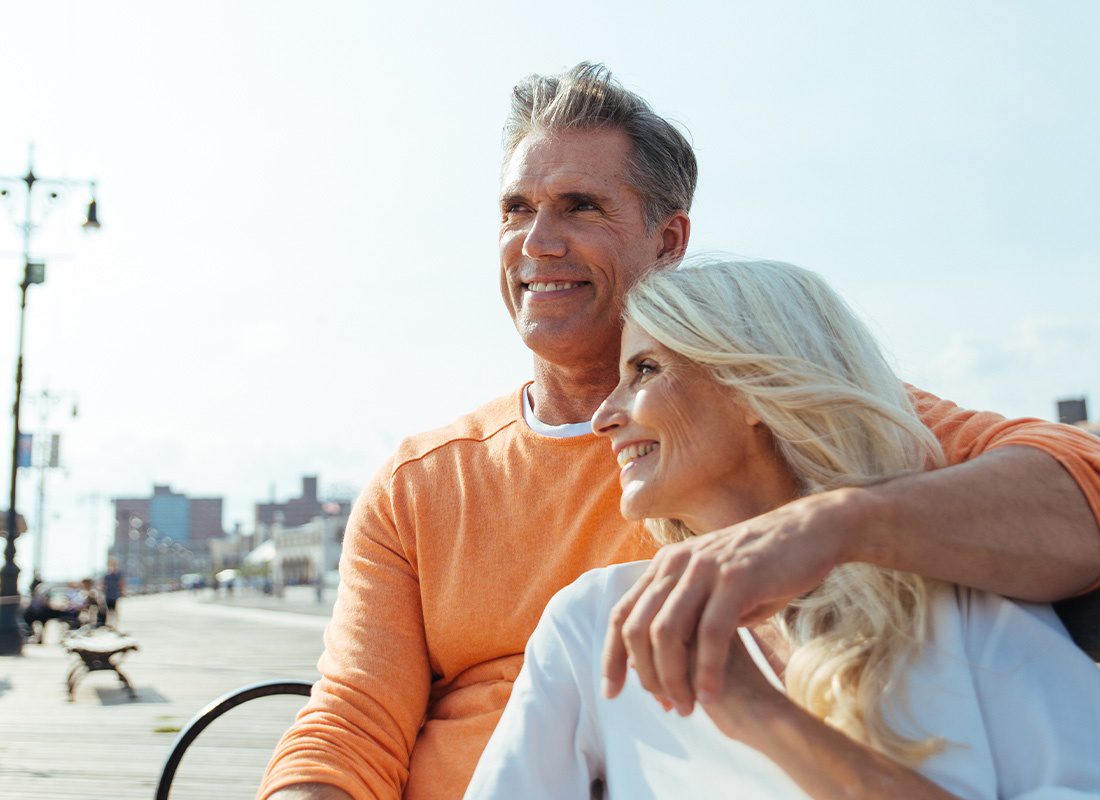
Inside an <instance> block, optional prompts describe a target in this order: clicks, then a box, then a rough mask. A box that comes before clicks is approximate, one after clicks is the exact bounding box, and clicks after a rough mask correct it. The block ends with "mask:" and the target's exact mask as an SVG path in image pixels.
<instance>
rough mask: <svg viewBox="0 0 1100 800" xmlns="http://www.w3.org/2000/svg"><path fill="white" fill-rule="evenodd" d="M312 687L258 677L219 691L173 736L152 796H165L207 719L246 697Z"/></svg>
mask: <svg viewBox="0 0 1100 800" xmlns="http://www.w3.org/2000/svg"><path fill="white" fill-rule="evenodd" d="M312 688H313V684H312V683H310V682H309V681H301V680H276V681H262V682H260V683H253V684H251V685H249V686H244V687H242V688H240V689H237V690H235V691H232V692H230V693H229V694H225V695H222V696H221V697H219V698H218V699H217V700H215V701H214V702H212V703H210V705H208V706H207V707H206V708H204V709H203V710H202V711H200V712H199V713H198V714H196V715H195V716H194V717H192V718H191V721H190V722H188V723H187V725H186V726H185V727H184V728H183V730H181V731H180V733H179V736H177V737H176V741H175V743H174V744H173V745H172V750H171V752H170V753H169V754H168V758H167V759H166V760H165V762H164V767H163V768H162V769H161V772H160V781H158V783H157V793H156V795H155V797H156V800H168V793H169V792H170V791H171V789H172V780H173V779H174V778H175V777H176V770H177V769H178V768H179V765H180V761H182V760H183V755H184V753H186V752H187V748H188V747H190V746H191V743H192V742H194V741H195V739H196V738H197V737H198V735H199V734H200V733H202V732H203V731H204V730H206V728H207V727H208V726H209V725H210V723H212V722H213V721H214V720H216V719H217V718H218V717H220V716H221V715H222V714H224V713H226V712H227V711H229V710H231V709H234V708H236V707H237V706H239V705H241V704H242V703H247V702H248V701H249V700H255V699H256V698H259V697H270V696H271V695H279V694H291V695H294V694H297V695H302V696H303V697H309V692H310V690H311V689H312Z"/></svg>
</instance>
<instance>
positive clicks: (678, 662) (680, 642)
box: [650, 563, 717, 716]
mask: <svg viewBox="0 0 1100 800" xmlns="http://www.w3.org/2000/svg"><path fill="white" fill-rule="evenodd" d="M716 572H717V569H715V568H713V564H710V563H702V564H697V563H692V565H691V566H690V567H689V568H688V570H687V571H686V572H685V573H684V574H683V577H682V578H681V579H680V580H679V582H678V583H677V584H676V585H675V587H674V588H673V589H672V591H671V592H670V593H669V595H668V597H667V599H666V600H665V603H664V605H663V607H662V608H661V610H660V611H659V612H658V613H657V615H656V616H655V617H654V619H653V622H652V624H651V626H650V641H651V643H652V647H653V668H654V670H655V672H656V684H657V686H658V687H659V691H661V692H663V693H664V695H665V697H667V698H668V699H669V700H671V701H672V704H673V706H674V707H675V708H676V710H677V711H678V712H679V713H680V714H681V715H683V716H687V715H688V714H690V713H691V711H692V708H693V707H694V704H695V691H694V689H693V688H692V664H691V659H692V652H691V651H692V643H693V641H694V639H695V628H696V624H697V621H698V620H699V615H700V614H701V613H702V610H703V607H704V605H705V604H706V602H707V597H708V595H709V593H710V585H711V581H712V575H713V574H714V573H716Z"/></svg>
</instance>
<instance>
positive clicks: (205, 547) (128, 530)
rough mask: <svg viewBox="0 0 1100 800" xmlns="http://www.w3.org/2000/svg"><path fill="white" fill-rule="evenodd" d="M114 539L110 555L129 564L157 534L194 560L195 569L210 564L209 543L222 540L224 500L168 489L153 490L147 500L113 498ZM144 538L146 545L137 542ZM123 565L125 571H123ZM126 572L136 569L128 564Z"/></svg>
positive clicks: (144, 498) (143, 542)
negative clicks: (153, 534)
mask: <svg viewBox="0 0 1100 800" xmlns="http://www.w3.org/2000/svg"><path fill="white" fill-rule="evenodd" d="M114 505H115V536H114V545H113V546H112V547H111V555H112V556H114V557H115V558H117V559H118V560H119V561H120V562H129V561H131V560H132V559H133V558H134V557H135V554H139V555H140V554H141V553H142V552H143V549H144V548H145V547H146V546H147V545H148V544H149V541H148V539H147V537H149V536H150V535H151V534H150V532H151V531H156V534H155V535H156V536H157V537H158V539H159V541H168V542H170V543H171V544H175V545H179V546H180V547H181V548H186V551H187V552H188V553H189V554H190V555H191V556H193V557H194V559H195V561H194V563H193V568H194V569H196V570H197V569H201V568H202V566H203V564H204V563H208V562H209V550H210V547H209V542H210V540H211V539H221V538H224V537H225V529H224V528H223V526H222V510H223V509H222V506H223V500H222V498H220V497H188V496H187V495H185V494H180V493H179V492H173V491H172V488H171V487H170V486H167V485H163V486H156V485H154V486H153V494H152V495H151V496H149V497H116V498H115V499H114ZM143 537H146V538H145V541H139V540H141V539H142V538H143ZM126 566H127V565H126V564H124V568H126ZM128 566H129V569H128V570H127V571H128V572H132V571H133V570H134V569H135V566H134V565H133V564H129V565H128Z"/></svg>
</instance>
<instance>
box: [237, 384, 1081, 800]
mask: <svg viewBox="0 0 1100 800" xmlns="http://www.w3.org/2000/svg"><path fill="white" fill-rule="evenodd" d="M911 391H912V394H913V397H914V402H915V403H916V405H917V409H918V411H919V412H920V414H921V416H922V418H923V419H924V421H925V422H926V424H928V425H929V426H930V427H931V428H932V429H933V430H935V431H936V433H937V435H938V436H939V438H940V440H941V442H942V443H943V445H944V448H945V450H946V451H947V454H948V459H949V460H950V461H951V462H952V463H955V462H958V461H963V460H966V459H968V458H971V457H973V456H975V455H978V454H979V453H982V452H984V451H986V450H989V449H990V448H992V447H997V446H1004V445H1009V444H1026V445H1031V446H1035V447H1039V448H1040V449H1042V450H1044V451H1046V452H1048V453H1050V454H1051V455H1053V456H1055V457H1056V458H1057V459H1058V460H1059V461H1060V462H1061V463H1062V464H1063V466H1065V468H1066V469H1067V470H1068V471H1069V472H1070V474H1071V475H1073V477H1074V478H1075V479H1076V480H1077V482H1078V484H1080V486H1081V488H1082V490H1083V491H1084V492H1085V495H1086V496H1087V498H1088V502H1089V504H1090V506H1091V508H1092V510H1093V513H1094V514H1096V516H1097V518H1098V519H1100V441H1098V440H1096V438H1095V437H1092V436H1090V435H1088V434H1086V433H1085V432H1083V431H1079V430H1077V429H1074V428H1070V427H1068V426H1061V425H1054V424H1052V423H1046V422H1041V421H1038V420H1015V421H1008V420H1005V419H1004V418H1003V417H1000V416H998V415H996V414H990V413H979V412H972V411H965V410H963V409H960V408H958V407H957V406H955V405H954V404H952V403H949V402H946V401H943V400H939V399H938V398H935V397H933V396H931V395H928V394H926V393H923V392H920V391H919V390H916V389H912V390H911ZM521 397H522V395H521V394H520V393H518V392H517V393H514V394H510V395H508V396H506V397H503V398H500V399H498V400H495V401H493V402H490V403H488V404H487V405H485V406H483V407H482V408H480V409H478V410H477V411H475V412H474V413H472V414H470V415H469V416H466V417H463V418H461V419H459V420H458V421H457V422H455V423H454V424H452V425H450V426H448V427H447V428H444V429H442V430H439V431H433V432H430V433H425V434H421V435H418V436H414V437H412V438H410V439H407V440H406V441H405V442H403V443H402V444H401V446H400V447H399V448H398V450H397V453H396V454H395V455H394V456H393V458H392V460H391V461H390V462H389V463H387V464H386V465H385V466H384V467H383V469H382V470H381V471H380V472H379V473H378V474H377V475H376V476H375V478H374V480H373V481H372V482H371V483H370V484H369V485H368V486H367V488H366V489H365V490H364V492H363V494H362V495H361V496H360V498H359V501H358V503H357V504H356V507H355V510H354V512H353V514H352V517H351V520H350V521H349V523H348V528H347V535H346V538H345V541H344V551H343V556H342V558H341V562H340V578H341V585H340V590H339V595H338V598H337V602H336V607H335V609H334V611H333V619H332V623H331V624H330V625H329V626H328V629H327V630H326V631H325V652H324V655H322V657H321V660H320V664H319V668H320V671H321V676H322V677H321V680H320V681H319V682H318V683H317V685H316V686H315V687H314V689H313V696H312V697H311V699H310V701H309V703H308V704H307V705H306V707H305V708H304V709H303V710H302V712H301V714H300V715H299V716H298V720H297V722H296V723H295V724H294V726H293V727H292V728H291V729H290V730H289V731H288V732H287V733H286V735H285V736H284V737H283V739H282V741H281V742H280V743H279V745H278V747H277V748H276V751H275V754H274V756H273V757H272V760H271V763H270V765H269V766H268V771H267V775H266V776H265V780H264V783H263V786H262V787H261V790H260V795H259V796H260V797H261V798H264V797H267V796H268V795H269V794H270V793H271V792H273V791H275V790H276V789H279V788H283V787H286V786H289V785H292V784H295V783H304V782H318V783H327V784H332V785H335V786H339V787H340V788H342V789H343V790H344V791H346V792H348V793H349V794H350V795H351V796H352V797H354V798H356V799H357V800H359V798H364V799H367V798H385V799H386V800H392V799H393V798H398V797H401V796H404V797H406V798H410V799H411V800H429V799H434V798H458V797H461V796H462V793H463V791H464V790H465V787H466V784H467V783H468V781H469V778H470V776H471V775H472V773H473V770H474V766H475V765H476V763H477V759H478V756H479V755H480V753H481V751H482V748H483V747H484V746H485V743H486V742H487V741H488V739H489V735H490V734H491V733H492V730H493V727H494V726H495V725H496V722H497V720H498V719H499V717H500V714H501V712H502V711H503V709H504V705H505V703H506V702H507V700H508V695H509V693H510V691H511V687H512V682H513V681H514V680H515V678H516V675H517V674H518V673H519V670H520V667H521V665H522V659H523V650H524V645H525V644H526V642H527V639H528V637H529V636H530V634H531V632H532V631H533V630H534V628H535V625H536V623H537V622H538V620H539V616H540V615H541V613H542V610H543V607H544V606H545V605H546V603H547V601H548V600H549V599H550V597H551V596H553V595H554V593H555V592H557V591H558V589H560V588H561V587H563V586H565V585H566V584H568V583H570V582H571V581H573V580H574V579H575V578H576V577H577V576H579V575H580V574H581V573H583V572H585V571H587V570H589V569H592V568H594V567H599V566H606V565H607V564H613V563H618V562H622V561H630V560H634V559H640V558H648V557H649V556H650V555H652V552H653V547H652V545H651V544H650V543H649V541H648V540H647V538H646V536H645V533H644V531H643V529H642V527H641V526H640V525H638V524H635V523H627V522H624V521H623V519H622V518H621V517H620V516H619V512H618V500H619V486H618V466H617V464H616V463H615V459H614V458H613V457H612V455H611V450H610V447H608V444H607V442H606V441H604V440H602V439H600V438H598V437H596V436H582V437H576V438H572V439H553V438H548V437H544V436H541V435H539V434H536V433H534V432H533V431H532V430H531V429H530V428H528V427H527V425H526V424H525V423H524V422H523V417H522V411H521V409H522V405H521Z"/></svg>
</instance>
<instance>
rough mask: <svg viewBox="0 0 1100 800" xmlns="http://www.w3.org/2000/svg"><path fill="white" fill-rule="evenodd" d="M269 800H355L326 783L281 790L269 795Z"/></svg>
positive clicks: (305, 784)
mask: <svg viewBox="0 0 1100 800" xmlns="http://www.w3.org/2000/svg"><path fill="white" fill-rule="evenodd" d="M267 800H354V798H352V796H351V795H350V794H348V793H347V792H345V791H344V790H343V789H338V788H336V787H335V786H329V785H328V784H326V783H302V784H299V785H298V786H288V787H287V788H286V789H280V790H279V791H277V792H275V793H274V794H272V795H269V796H268V798H267Z"/></svg>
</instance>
